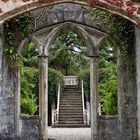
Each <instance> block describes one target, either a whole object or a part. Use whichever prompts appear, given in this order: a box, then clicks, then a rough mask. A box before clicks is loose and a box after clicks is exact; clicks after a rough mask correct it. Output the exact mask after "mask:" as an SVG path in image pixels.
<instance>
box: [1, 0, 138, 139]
mask: <svg viewBox="0 0 140 140" xmlns="http://www.w3.org/2000/svg"><path fill="white" fill-rule="evenodd" d="M36 2H37V1H34V2H33V3H32V4H37V3H38V2H37V3H36ZM63 2H64V1H62V3H63ZM65 2H67V1H65ZM74 3H80V4H85V5H87V4H88V3H85V2H80V1H76V2H74ZM23 4H24V3H23ZM26 4H29V5H32V4H31V3H30V2H28V3H26ZM38 4H39V6H38V7H41V6H45V5H46V4H48V1H47V2H44V3H42V4H41V3H38ZM49 4H50V3H49ZM52 4H54V3H53V2H52ZM88 5H89V4H88ZM20 6H21V5H20ZM22 6H23V7H24V5H22ZM26 6H27V5H26ZM97 6H98V2H97ZM35 8H37V7H35ZM102 8H103V7H102ZM23 9H24V8H23ZM31 9H34V7H31ZM31 9H30V8H29V9H26V10H25V9H24V10H22V9H20V8H19V10H21V11H20V12H17V14H19V13H21V12H25V11H28V10H31ZM118 9H119V8H118ZM13 10H17V9H13ZM106 10H107V9H106ZM108 10H109V9H108ZM137 10H138V9H137ZM111 12H113V11H111ZM114 12H115V10H114ZM117 14H119V12H118V13H117ZM125 14H126V15H127V13H125ZM125 14H124V15H123V16H125V17H126V18H129V16H128V15H127V16H126V15H125ZM5 15H7V13H5ZM5 15H4V13H3V14H2V15H1V17H2V18H4V16H5ZM79 15H80V14H79ZM11 16H13V15H12V14H9V15H7V16H5V19H4V20H6V19H8V18H10V17H11ZM78 17H80V16H78ZM136 17H137V18H136ZM138 17H139V15H137V16H136V15H133V16H132V18H131V20H132V21H133V22H134V23H136V24H138V20H137V19H139V18H138ZM82 18H83V17H82ZM82 18H79V21H80V23H83V20H81V19H82ZM129 19H130V18H129ZM86 21H87V20H86ZM136 21H137V22H136ZM57 22H58V23H59V24H60V22H59V18H58V21H57ZM61 22H63V20H62V21H61ZM68 22H69V23H68ZM73 22H74V21H71V19H70V21H69V19H68V21H65V23H64V24H66V25H67V24H68V25H70V24H72V23H73ZM76 22H77V21H76ZM76 22H75V23H74V24H75V25H76V24H78V23H76ZM53 23H55V22H53ZM92 23H94V22H93V21H92ZM45 24H46V23H45ZM45 24H43V25H42V26H39V27H38V28H37V29H36V30H35V31H34V32H36V34H34V33H33V34H32V35H31V36H32V38H34V37H35V38H36V40H40V39H41V38H42V35H45V38H46V35H47V34H48V33H49V32H50V31H52V29H54V26H53V27H52V26H51V27H49V26H50V25H48V26H47V27H48V28H47V30H46V29H44V27H45V26H46V25H45ZM55 24H57V23H55ZM57 26H58V25H56V26H55V27H57ZM60 26H61V25H60ZM77 26H78V27H79V26H80V28H83V29H82V30H83V31H84V30H86V32H89V34H87V36H90V38H92V35H90V33H91V32H92V31H93V32H95V31H97V29H99V28H100V27H101V26H97V25H96V24H94V25H92V24H91V28H88V27H87V26H88V24H87V23H86V22H84V25H80V24H78V25H77ZM85 26H86V27H85ZM92 28H96V29H93V30H92ZM61 29H62V28H61V27H60V30H58V31H61ZM76 29H79V28H76ZM91 30H92V31H91ZM137 30H138V29H137ZM83 31H82V32H83ZM90 31H91V32H90ZM80 32H81V31H80ZM84 32H85V31H84ZM97 32H98V31H97ZM57 33H59V32H57ZM37 34H38V36H37ZM137 35H138V36H139V32H138V31H137ZM138 36H137V37H138ZM52 37H53V33H52ZM100 37H101V36H99V38H98V37H95V38H94V39H93V40H96V39H99V42H100V41H101V39H102V38H100ZM83 38H84V35H83ZM43 40H44V39H43ZM23 42H24V41H23ZM50 42H51V41H50ZM99 42H97V44H94V43H93V46H94V47H95V46H98V43H99ZM44 43H46V39H45V42H42V41H38V45H39V47H40V54H41V55H42V53H43V54H45V53H46V51H44V50H43V49H42V48H43V47H44V45H45V44H44ZM89 44H90V43H89ZM21 45H22V43H21ZM137 46H138V47H139V41H138V38H137ZM138 50H139V49H138ZM94 51H95V50H94ZM91 52H92V51H91ZM137 53H138V52H137ZM46 58H47V57H46V55H44V56H40V63H41V67H44V64H45V65H46V62H47V61H46V60H45V59H46ZM137 59H139V57H138V54H137ZM91 63H92V66H91V69H92V70H91V71H92V72H93V74H95V73H96V70H97V69H93V67H94V68H97V57H96V54H91ZM137 66H138V67H137V70H139V61H137ZM3 67H7V66H6V65H3ZM6 73H8V72H7V71H5V73H3V75H4V74H6ZM46 74H47V73H46ZM11 75H12V73H11ZM11 75H8V76H9V77H10V76H11ZM8 76H7V77H8ZM96 76H97V75H96V74H95V77H96ZM9 77H8V78H9ZM46 77H47V75H46ZM8 78H7V79H8ZM16 78H17V75H12V79H10V80H9V79H8V80H9V83H10V84H11V85H10V86H13V87H14V88H15V89H14V90H15V91H16V92H15V93H17V90H16V88H17V87H18V85H16V82H17V79H16ZM91 78H92V77H91ZM96 78H97V77H96ZM96 78H95V79H94V83H95V85H96V80H97V79H96ZM137 78H138V79H139V75H138V77H137ZM8 80H5V79H4V82H5V81H6V82H7V83H8ZM46 82H47V80H45V81H42V85H44V84H46ZM13 83H14V84H13ZM138 84H139V81H138ZM6 86H7V84H5V85H4V86H3V87H2V88H3V89H4V87H6ZM138 87H139V86H138ZM9 89H12V88H11V87H9ZM9 89H7V91H3V92H4V93H6V92H9ZM95 89H96V87H95V88H94V90H95ZM43 92H44V91H43ZM95 92H96V90H95V91H94V93H95ZM9 93H10V92H9ZM15 93H14V96H15V97H16V101H17V100H18V99H17V96H16V94H15ZM138 93H139V89H138ZM44 99H45V98H44ZM92 99H95V98H92ZM14 101H15V100H14ZM96 101H97V100H96ZM16 105H17V102H16ZM96 105H97V104H96ZM5 106H6V104H5ZM6 107H7V106H6ZM138 107H139V105H138ZM95 108H97V107H95ZM8 109H9V108H8ZM12 109H13V108H12ZM138 109H139V108H138ZM3 110H5V108H4V107H3ZM14 111H15V112H14V113H16V112H17V110H16V109H15V108H14ZM3 112H4V111H3ZM96 112H97V111H96ZM18 115H19V114H16V117H17V118H18V117H19V116H18ZM94 115H95V116H94V119H96V122H97V114H96V113H95V114H94ZM16 117H15V114H13V115H12V117H11V116H10V117H9V116H7V118H9V119H10V120H11V121H10V123H7V122H4V123H5V124H3V125H1V126H2V128H1V130H2V132H3V131H7V134H9V135H13V134H12V133H8V131H9V130H10V129H9V130H8V129H7V127H8V128H10V127H11V126H13V125H14V128H13V130H14V132H15V133H14V134H15V135H16V134H17V135H19V133H20V132H18V131H19V130H18V131H17V130H16V129H17V128H18V126H17V124H16V126H15V124H13V123H14V121H17V118H16ZM138 119H139V118H138ZM44 121H46V120H44ZM117 121H118V120H117ZM96 122H95V123H96ZM106 122H107V121H106ZM9 124H10V125H9ZM4 126H6V128H4ZM92 126H93V125H92ZM94 129H95V130H94V132H93V134H94V137H95V139H96V134H97V126H96V127H95V128H94ZM44 132H46V131H44ZM5 134H6V133H5ZM105 134H106V133H105Z"/></svg>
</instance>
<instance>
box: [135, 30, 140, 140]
mask: <svg viewBox="0 0 140 140" xmlns="http://www.w3.org/2000/svg"><path fill="white" fill-rule="evenodd" d="M135 35H136V70H137V71H136V72H137V76H136V79H137V117H138V131H137V132H138V140H140V29H139V28H135Z"/></svg>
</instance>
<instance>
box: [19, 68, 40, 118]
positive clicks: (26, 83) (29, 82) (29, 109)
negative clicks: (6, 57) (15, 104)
mask: <svg viewBox="0 0 140 140" xmlns="http://www.w3.org/2000/svg"><path fill="white" fill-rule="evenodd" d="M38 82H39V81H38V71H37V70H36V69H33V68H29V67H23V68H22V69H21V112H22V113H25V114H29V115H32V114H34V113H35V112H36V111H37V108H38V106H37V104H36V103H37V96H38V93H39V92H38V88H37V85H36V84H38Z"/></svg>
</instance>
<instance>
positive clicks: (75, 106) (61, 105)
mask: <svg viewBox="0 0 140 140" xmlns="http://www.w3.org/2000/svg"><path fill="white" fill-rule="evenodd" d="M59 107H60V108H61V107H62V108H63V107H74V108H77V107H83V106H82V105H81V104H79V105H75V104H74V105H69V104H68V105H63V104H60V106H59Z"/></svg>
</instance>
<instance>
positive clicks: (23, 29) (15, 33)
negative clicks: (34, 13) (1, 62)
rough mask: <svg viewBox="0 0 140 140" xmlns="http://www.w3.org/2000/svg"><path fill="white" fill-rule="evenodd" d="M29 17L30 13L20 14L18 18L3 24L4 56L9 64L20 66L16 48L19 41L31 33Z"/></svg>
mask: <svg viewBox="0 0 140 140" xmlns="http://www.w3.org/2000/svg"><path fill="white" fill-rule="evenodd" d="M30 23H31V15H30V13H25V14H21V15H20V16H18V17H16V18H13V19H11V20H9V21H7V22H5V23H4V26H3V28H4V32H3V40H4V48H3V50H4V54H5V55H6V56H7V57H8V58H9V60H10V63H11V64H13V65H14V64H15V62H17V65H18V64H20V55H18V54H17V51H16V49H17V46H18V43H19V40H20V39H23V38H25V37H27V36H28V34H29V33H30V32H31V30H30V27H29V25H30Z"/></svg>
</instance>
